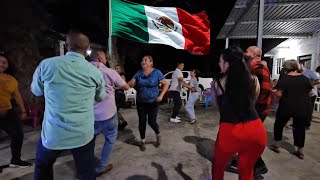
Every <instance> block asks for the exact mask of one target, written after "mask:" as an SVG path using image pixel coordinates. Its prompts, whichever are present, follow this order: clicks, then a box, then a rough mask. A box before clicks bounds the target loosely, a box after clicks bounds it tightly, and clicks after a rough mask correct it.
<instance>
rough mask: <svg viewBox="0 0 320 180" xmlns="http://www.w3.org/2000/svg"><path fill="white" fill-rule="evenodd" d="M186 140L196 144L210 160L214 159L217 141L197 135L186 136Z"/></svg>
mask: <svg viewBox="0 0 320 180" xmlns="http://www.w3.org/2000/svg"><path fill="white" fill-rule="evenodd" d="M183 139H184V140H185V141H186V142H188V143H192V144H194V145H196V148H197V152H198V154H200V155H201V156H202V157H204V158H206V159H207V160H208V161H210V162H211V161H212V158H213V151H214V144H215V141H214V140H212V139H208V138H201V137H197V136H185V137H184V138H183Z"/></svg>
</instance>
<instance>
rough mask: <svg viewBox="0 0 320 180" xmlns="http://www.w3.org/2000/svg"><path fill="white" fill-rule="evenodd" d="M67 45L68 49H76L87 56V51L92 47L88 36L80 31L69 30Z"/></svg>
mask: <svg viewBox="0 0 320 180" xmlns="http://www.w3.org/2000/svg"><path fill="white" fill-rule="evenodd" d="M66 45H67V48H68V51H75V52H78V53H80V54H83V55H84V56H86V55H87V54H86V51H87V49H89V48H90V40H89V38H88V36H86V35H84V34H82V33H80V32H69V33H68V34H67V42H66Z"/></svg>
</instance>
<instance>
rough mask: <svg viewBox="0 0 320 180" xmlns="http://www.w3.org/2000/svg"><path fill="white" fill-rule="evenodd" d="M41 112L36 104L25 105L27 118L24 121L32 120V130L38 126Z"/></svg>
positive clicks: (40, 108)
mask: <svg viewBox="0 0 320 180" xmlns="http://www.w3.org/2000/svg"><path fill="white" fill-rule="evenodd" d="M42 111H43V110H42V107H41V106H40V105H38V104H32V105H27V118H26V119H25V120H32V128H33V129H36V128H37V127H38V126H39V124H40V120H41V119H40V118H41V113H42Z"/></svg>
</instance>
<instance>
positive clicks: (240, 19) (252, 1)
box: [226, 0, 256, 37]
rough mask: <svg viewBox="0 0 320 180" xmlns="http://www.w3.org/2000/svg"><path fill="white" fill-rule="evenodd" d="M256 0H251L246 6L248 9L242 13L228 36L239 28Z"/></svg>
mask: <svg viewBox="0 0 320 180" xmlns="http://www.w3.org/2000/svg"><path fill="white" fill-rule="evenodd" d="M255 2H256V0H250V2H249V3H248V5H247V6H246V9H245V10H244V11H243V12H242V13H241V15H240V16H239V18H238V19H237V21H236V22H235V24H234V25H233V27H232V29H230V31H229V32H228V33H227V34H226V37H228V36H229V35H230V34H232V33H233V31H234V30H235V29H236V28H237V26H238V24H239V23H240V22H241V21H242V19H243V18H244V17H245V16H246V15H247V13H248V12H249V11H250V9H251V7H252V6H253V5H254V4H255Z"/></svg>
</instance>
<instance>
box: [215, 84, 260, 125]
mask: <svg viewBox="0 0 320 180" xmlns="http://www.w3.org/2000/svg"><path fill="white" fill-rule="evenodd" d="M217 84H218V87H219V88H220V89H221V92H222V94H221V95H217V101H218V105H219V111H220V123H221V122H226V123H240V122H248V121H250V120H255V119H257V118H258V117H259V116H258V113H257V111H256V109H255V105H254V103H255V102H254V99H253V97H252V98H251V99H250V100H249V102H250V105H249V107H248V110H247V112H239V111H238V110H237V109H236V108H235V107H234V105H233V103H232V102H230V101H229V100H228V97H227V96H226V94H225V90H224V89H223V87H222V86H221V83H220V80H218V81H217Z"/></svg>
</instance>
